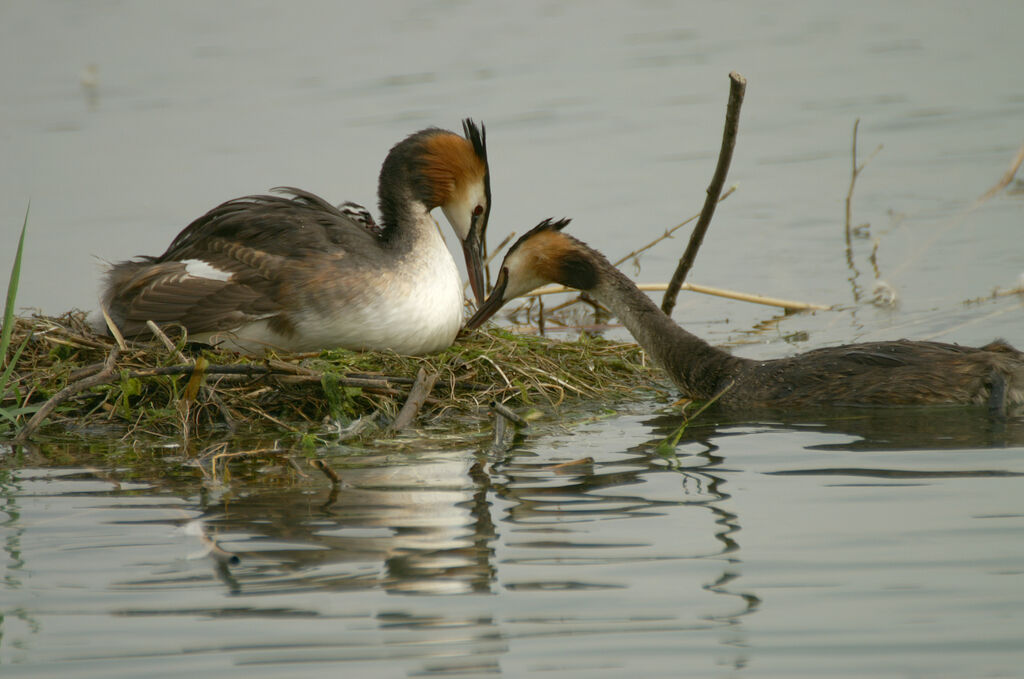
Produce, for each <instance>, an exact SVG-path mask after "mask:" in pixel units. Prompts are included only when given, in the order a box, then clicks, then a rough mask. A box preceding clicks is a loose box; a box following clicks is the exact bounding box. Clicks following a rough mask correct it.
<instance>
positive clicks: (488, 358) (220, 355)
mask: <svg viewBox="0 0 1024 679" xmlns="http://www.w3.org/2000/svg"><path fill="white" fill-rule="evenodd" d="M165 339H166V338H165ZM26 341H27V342H26ZM22 343H25V348H24V350H23V352H22V354H21V356H20V357H19V359H18V361H17V363H16V364H15V366H14V370H13V374H12V378H11V381H10V384H9V388H8V390H7V393H6V395H5V396H4V400H3V401H0V408H5V409H7V410H8V411H13V410H20V411H21V412H23V413H24V415H23V416H22V417H23V420H22V423H21V424H22V427H21V429H20V432H21V434H20V435H21V437H22V438H23V439H24V438H27V437H28V436H35V435H37V432H45V433H49V434H54V435H60V434H68V433H80V434H82V433H97V432H98V431H103V430H107V431H111V430H112V431H115V432H120V433H122V434H127V435H156V436H181V435H182V434H184V435H185V436H193V437H194V436H202V435H205V434H209V433H215V432H218V431H223V430H229V431H234V432H252V433H265V432H268V431H273V432H275V433H278V434H280V433H288V432H293V433H301V434H306V433H309V432H314V433H315V432H317V431H321V430H325V429H328V428H333V429H334V430H337V429H338V428H339V426H344V425H345V424H347V423H349V422H351V421H355V420H358V419H359V418H361V417H364V416H367V415H371V414H377V415H378V416H379V419H380V420H381V421H382V422H384V423H388V422H391V421H392V420H393V418H394V417H395V415H396V413H398V412H399V411H400V409H401V408H402V405H403V404H404V403H406V400H407V399H408V397H409V394H410V391H411V390H412V389H413V387H414V385H415V384H416V382H417V378H418V377H419V380H420V382H423V375H425V374H426V375H429V376H430V378H431V380H428V384H429V382H431V381H432V387H429V386H428V391H427V393H426V395H425V396H426V397H425V399H423V406H422V410H421V411H420V413H419V417H420V418H421V419H422V418H427V419H428V420H430V422H431V424H435V425H436V424H437V423H438V422H444V421H448V420H450V421H451V422H452V423H453V425H459V426H465V421H466V416H467V415H469V416H479V415H480V413H481V412H485V411H486V410H487V409H488V408H489V407H490V406H491V404H493V403H494V402H498V403H503V404H506V405H511V406H513V407H515V406H521V405H536V406H540V407H554V406H558V405H559V404H562V403H563V402H565V401H567V400H569V401H573V402H577V403H579V402H585V401H595V402H597V401H600V402H602V403H605V402H614V401H622V400H625V399H634V400H635V399H636V398H637V389H638V388H648V389H655V388H657V384H656V382H655V380H656V373H655V372H654V370H653V369H652V368H650V367H648V364H647V363H646V361H645V357H644V354H643V350H642V349H640V348H639V347H638V346H636V345H635V344H629V343H621V342H613V341H608V340H604V339H601V338H596V337H588V336H582V337H580V338H579V339H577V340H575V341H572V342H559V341H555V340H550V339H546V338H543V337H535V336H528V335H518V334H512V333H509V332H506V331H503V330H500V329H496V328H491V329H488V330H485V331H478V332H474V333H470V334H468V335H466V336H463V337H461V338H460V339H459V340H458V341H457V342H456V343H455V345H454V346H452V347H450V348H449V349H447V350H446V351H444V352H442V353H439V354H435V355H431V356H425V357H409V356H399V355H397V354H393V353H382V352H351V351H344V350H334V351H323V352H320V353H317V354H301V355H300V354H273V353H268V354H267V355H265V356H263V357H259V358H256V357H247V356H242V355H239V354H236V353H233V352H230V351H221V350H217V349H214V348H210V347H202V346H197V345H187V344H186V343H185V341H184V340H183V339H182V340H178V343H177V344H173V343H170V342H165V343H161V342H158V341H156V340H152V341H137V342H131V341H129V342H125V343H124V344H123V345H122V346H120V347H119V346H118V344H117V343H116V342H115V341H114V340H113V339H111V338H109V337H106V336H103V335H98V334H96V333H95V332H93V331H92V330H91V329H90V328H89V326H88V325H87V324H86V322H85V316H84V314H83V313H82V312H77V311H75V312H69V313H67V314H65V315H63V316H59V317H48V316H33V317H31V318H18V319H16V322H15V328H14V333H13V337H12V342H11V345H12V346H21V345H22ZM421 386H422V385H421ZM40 410H43V411H44V415H45V417H43V418H40V417H36V418H35V419H36V420H38V421H37V422H34V423H33V422H31V421H30V417H31V416H32V414H33V413H35V414H36V415H38V413H39V411H40ZM43 422H45V424H43ZM40 425H42V428H41V429H40V428H39V427H40ZM384 426H385V427H386V426H387V424H385V425H384ZM28 429H30V430H31V431H27V432H26V430H28Z"/></svg>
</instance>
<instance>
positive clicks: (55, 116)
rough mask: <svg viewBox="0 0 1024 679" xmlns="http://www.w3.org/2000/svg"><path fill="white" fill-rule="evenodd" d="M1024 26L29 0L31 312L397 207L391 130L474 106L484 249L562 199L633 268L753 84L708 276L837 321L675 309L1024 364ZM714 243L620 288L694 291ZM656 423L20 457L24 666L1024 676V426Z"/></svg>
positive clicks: (15, 620) (24, 33)
mask: <svg viewBox="0 0 1024 679" xmlns="http://www.w3.org/2000/svg"><path fill="white" fill-rule="evenodd" d="M1022 23H1024V4H1020V3H999V4H982V5H974V6H970V7H967V6H964V5H961V4H958V3H951V2H939V3H935V2H907V3H900V4H898V5H893V4H892V3H882V2H868V3H857V4H846V5H836V4H828V5H823V4H821V3H811V2H798V1H793V2H783V3H772V4H771V5H766V4H763V3H752V2H748V3H712V2H698V3H688V4H685V5H683V4H680V3H674V2H660V1H650V2H634V3H593V2H568V1H566V2H555V1H549V2H540V1H538V2H521V3H510V4H504V5H500V6H493V5H487V4H479V3H462V2H450V1H447V0H445V1H437V2H429V3H408V2H399V3H375V2H349V3H341V4H339V3H329V2H303V3H298V4H296V3H288V4H282V3H271V2H265V3H260V2H252V3H246V4H245V5H244V6H238V5H230V6H229V5H222V4H211V3H203V2H176V3H173V5H167V4H161V3H123V2H116V1H112V0H111V1H109V2H94V3H86V4H83V3H75V2H61V1H56V0H47V1H39V2H31V3H28V2H23V3H6V4H5V5H4V6H3V7H2V8H0V57H2V58H0V83H2V85H3V88H4V96H3V97H0V121H2V124H0V154H2V156H3V158H4V161H5V162H3V163H0V243H7V244H9V245H11V247H8V248H4V247H3V246H2V245H0V270H2V271H6V270H7V267H8V266H9V263H10V258H11V256H12V253H13V243H14V239H15V238H16V233H17V230H18V229H19V228H20V226H21V223H22V219H23V217H24V214H25V209H26V206H27V205H28V203H29V201H31V206H32V207H31V217H30V220H29V224H30V231H29V237H28V243H27V250H26V259H25V264H24V269H23V271H24V273H23V280H22V286H21V291H20V293H21V294H20V303H21V304H22V305H25V306H26V307H33V308H39V309H41V310H42V311H44V312H46V313H51V314H56V313H61V312H63V311H65V310H66V309H68V308H70V307H82V308H90V307H91V306H92V304H93V300H94V299H95V291H96V288H97V285H98V280H99V273H98V269H99V267H98V260H119V259H124V258H127V257H130V256H133V255H136V254H142V253H148V254H156V253H158V252H160V251H162V250H163V248H164V247H166V245H167V243H169V241H170V239H171V238H172V237H173V235H174V234H175V233H177V231H178V230H179V229H181V228H182V227H183V226H184V225H185V224H187V223H188V222H189V221H190V220H192V219H193V218H195V217H197V216H198V215H200V214H202V213H203V212H204V211H206V210H207V209H209V208H211V207H213V206H214V205H216V204H217V203H219V202H221V201H223V200H226V199H228V198H232V197H235V196H239V195H245V194H249V193H254V192H260V191H265V190H267V189H269V188H270V187H273V186H279V185H294V186H300V187H304V188H307V189H309V190H313V191H316V192H318V193H321V194H322V195H324V196H325V197H327V198H328V199H330V200H332V201H341V200H355V201H358V202H362V203H364V204H366V205H369V206H372V205H373V204H374V203H375V199H374V192H375V183H376V175H377V171H378V168H379V165H380V162H381V160H382V158H383V156H384V154H385V153H386V151H387V149H388V148H389V147H390V145H391V144H393V143H394V142H395V141H396V140H398V139H399V138H401V137H403V136H404V135H406V134H408V133H410V132H412V131H414V130H417V129H420V128H422V127H426V126H429V125H440V126H444V127H448V128H457V127H458V125H459V121H460V119H461V118H463V117H465V116H473V117H475V118H478V119H480V120H483V121H484V122H485V123H486V124H487V129H488V145H489V153H490V159H491V164H492V175H493V177H492V179H493V185H494V203H495V204H494V209H493V211H492V219H491V226H490V238H491V242H492V243H496V242H498V241H500V240H501V239H502V238H503V237H504V236H505V235H507V234H508V233H509V232H511V231H517V232H519V233H522V232H523V231H524V230H525V229H526V228H528V227H529V226H532V225H533V224H535V223H536V222H537V221H539V220H540V219H542V218H545V217H549V216H569V217H572V218H573V219H574V223H573V225H572V226H571V227H570V228H571V229H572V230H573V233H575V234H576V235H578V236H580V237H583V238H584V239H586V240H587V241H589V242H590V243H592V244H593V245H595V246H596V247H598V248H600V249H602V250H603V251H606V252H607V253H608V254H609V255H610V256H612V257H613V258H615V257H617V256H619V255H621V254H624V253H626V252H629V251H630V250H633V249H634V248H636V247H638V246H639V245H642V244H644V243H646V242H648V241H649V240H651V239H653V238H654V237H656V236H657V235H658V234H659V233H661V232H662V231H663V230H664V229H665V228H666V227H669V226H672V225H674V224H675V223H677V222H678V221H680V220H681V219H683V218H685V217H688V216H690V215H691V214H693V213H694V212H696V211H697V210H698V209H699V207H700V205H701V203H702V201H703V197H704V190H705V187H706V186H707V183H708V181H709V179H710V176H711V173H712V170H713V166H714V162H715V158H716V156H717V152H718V146H719V142H720V134H721V127H722V116H723V113H724V109H725V102H726V96H727V91H728V83H727V74H728V72H729V71H731V70H737V71H740V72H741V73H742V74H743V75H744V76H746V77H747V79H748V81H749V84H748V88H747V97H746V101H745V104H744V109H743V114H742V118H741V127H740V137H739V142H738V146H737V150H736V155H735V159H734V162H733V166H732V170H731V172H730V183H732V182H736V183H738V184H739V188H738V190H737V192H736V193H735V194H734V195H733V196H732V197H731V198H729V199H728V200H727V201H726V202H725V203H723V204H722V205H721V206H720V208H719V210H718V212H717V214H716V217H715V221H714V223H713V225H712V228H711V231H710V233H709V235H708V237H707V239H706V241H705V244H704V247H703V249H702V250H701V253H700V256H699V257H698V260H697V265H696V267H695V268H694V271H693V273H692V276H691V280H693V281H694V282H698V283H704V284H708V285H718V286H722V287H727V288H733V289H738V290H745V291H750V292H760V293H763V294H768V295H773V296H778V297H783V298H791V299H798V300H806V301H812V302H818V303H823V304H828V305H836V306H837V308H836V310H834V311H830V312H819V313H816V314H800V315H792V316H781V315H779V314H777V313H776V312H775V311H774V310H772V309H767V308H762V307H753V306H749V305H743V304H738V303H734V302H725V301H722V300H718V299H711V298H702V297H697V296H695V295H684V296H683V297H681V299H680V304H679V306H678V307H677V310H676V313H675V317H676V319H677V320H679V321H680V322H682V323H684V324H685V325H686V326H687V327H688V328H689V329H690V330H692V331H694V332H696V333H698V334H699V335H700V336H702V337H706V338H708V339H710V340H711V341H715V342H724V341H729V342H732V343H737V342H739V343H742V346H740V347H739V348H738V349H737V351H738V352H740V353H743V354H745V355H750V356H762V357H769V356H780V355H786V354H789V353H792V352H794V351H797V350H803V349H809V348H814V347H818V346H823V345H827V344H831V343H837V342H845V341H851V340H855V339H863V340H867V339H891V338H896V337H910V338H916V339H924V338H938V339H943V340H947V341H957V342H962V343H967V344H983V343H985V342H988V341H990V340H991V339H993V338H994V337H997V336H1001V337H1005V338H1006V339H1007V340H1008V341H1010V342H1011V343H1014V344H1016V345H1017V346H1021V345H1024V320H1022V319H1024V315H1022V302H1021V299H1020V298H1019V297H1014V296H1009V297H999V298H996V299H988V296H989V295H990V293H991V292H992V291H993V289H995V288H1009V287H1013V286H1014V285H1017V284H1018V279H1019V277H1020V276H1021V274H1022V272H1024V257H1022V248H1021V245H1020V243H1021V238H1020V232H1021V225H1022V223H1024V198H1022V196H1024V193H1021V191H1020V186H1019V184H1012V185H1011V186H1010V187H1009V189H1008V190H1007V191H1003V192H1001V193H999V194H998V195H997V196H995V197H994V198H992V199H990V200H987V201H984V202H981V203H979V202H977V201H978V198H979V197H980V196H982V195H983V194H984V193H985V192H986V191H987V190H988V189H989V188H990V187H991V186H992V185H993V184H994V183H995V182H996V181H997V180H998V179H999V178H1000V176H1001V175H1002V174H1003V173H1004V171H1005V170H1006V169H1007V167H1008V166H1009V164H1010V161H1011V160H1012V159H1013V157H1014V155H1015V154H1016V152H1017V149H1018V148H1019V147H1020V145H1021V143H1022V142H1024V127H1022V126H1021V121H1022V120H1024V75H1022V71H1021V69H1020V68H1019V64H1021V63H1022V59H1024V48H1022V46H1021V45H1022V43H1021V40H1020V35H1019V32H1020V31H1019V28H1020V26H1021V25H1022ZM857 118H860V120H861V123H860V138H859V142H860V143H859V159H860V160H861V161H864V160H865V159H867V158H868V157H869V156H870V155H871V153H872V152H873V151H874V150H875V149H876V148H877V147H879V146H881V147H882V148H881V150H880V151H878V153H877V154H876V155H874V156H873V158H872V159H871V160H870V163H869V164H868V165H867V166H866V167H865V169H864V171H863V173H862V174H861V175H860V177H859V179H858V181H857V184H856V187H855V191H854V194H853V203H852V209H853V215H852V219H853V225H862V224H867V225H868V226H867V227H865V228H862V229H860V230H858V232H857V233H858V235H857V236H856V237H854V238H853V239H852V241H851V247H850V248H849V249H848V248H847V244H846V239H845V226H844V220H845V204H844V202H845V198H846V196H847V192H848V190H849V186H850V172H851V148H850V147H851V133H852V129H853V125H854V121H855V120H856V119H857ZM682 248H683V239H682V238H677V239H675V240H673V241H670V242H669V243H667V244H665V245H663V246H661V247H659V248H657V249H655V250H654V251H652V252H650V253H648V254H647V255H645V256H644V257H643V258H642V259H641V261H640V263H639V266H634V265H632V264H631V265H628V266H627V267H626V270H627V271H628V272H629V273H630V274H631V275H633V276H634V277H636V278H637V279H638V280H640V281H642V282H657V281H665V280H667V279H668V278H669V276H670V274H671V271H672V267H673V266H674V264H675V261H676V259H677V258H678V255H679V253H680V252H681V250H682ZM879 282H883V283H884V284H885V286H886V288H885V289H888V290H891V291H892V292H893V293H894V294H895V304H893V305H881V306H876V305H874V304H872V303H871V299H872V297H873V296H874V294H875V288H876V285H877V284H878V283H879ZM976 298H986V299H983V300H982V301H980V302H978V303H972V304H965V303H964V302H965V301H966V300H973V299H976ZM665 408H666V404H665V403H645V404H639V405H637V406H636V407H634V408H631V409H629V410H628V411H627V412H622V413H619V414H616V415H609V414H607V413H592V414H591V415H593V417H586V418H584V419H585V421H584V422H583V423H579V422H578V421H577V418H576V417H575V416H571V415H570V414H569V413H565V412H562V413H554V414H553V415H552V416H551V419H550V420H549V421H548V422H549V425H550V423H551V422H553V421H555V420H557V419H558V418H562V419H563V420H564V422H565V424H566V427H565V429H563V430H560V431H559V430H554V431H552V429H551V427H550V426H548V427H547V428H542V429H541V430H540V431H538V432H537V433H535V434H532V435H530V436H528V437H527V438H526V440H525V441H524V442H523V443H522V444H521V445H519V446H517V447H515V448H513V449H512V450H511V451H510V452H509V453H508V455H507V456H504V457H501V458H496V457H494V456H493V455H491V454H489V453H486V452H481V451H482V450H484V449H486V447H487V446H486V441H487V439H488V435H489V434H488V431H487V428H488V426H489V425H488V424H487V423H486V422H485V421H483V420H482V421H481V425H480V426H481V433H480V440H479V441H474V442H472V443H450V442H447V443H446V442H445V441H436V440H434V439H428V440H426V441H423V440H416V439H413V438H409V439H403V440H402V441H400V442H399V443H398V444H389V443H387V442H380V443H378V444H376V445H373V446H370V447H368V448H344V447H328V448H325V449H323V450H319V451H317V452H318V454H321V455H323V456H325V457H326V459H328V460H329V461H330V462H331V464H332V465H333V466H334V467H335V468H336V469H338V471H339V472H340V473H341V474H342V476H343V478H344V479H345V484H344V485H343V486H342V487H340V488H337V489H332V488H331V486H330V484H329V483H327V481H326V480H325V479H323V478H321V477H320V476H319V475H318V474H316V473H315V472H310V471H309V470H307V473H309V474H310V475H309V476H308V477H302V476H299V475H298V473H296V472H288V470H287V469H286V470H285V471H286V472H288V473H285V474H284V476H285V477H286V478H290V479H291V480H290V481H289V482H287V483H280V484H276V485H275V484H273V483H270V482H268V481H263V482H258V481H256V480H253V479H252V478H250V476H249V475H248V474H245V473H238V474H236V475H235V476H234V477H232V478H231V479H230V480H229V481H228V482H226V483H225V482H223V479H222V478H221V477H218V479H217V480H216V481H214V479H213V478H211V476H210V470H209V469H208V468H204V470H203V471H200V470H199V469H197V468H196V467H193V466H189V464H190V461H189V460H188V459H184V458H183V457H182V456H181V454H180V452H179V451H178V449H177V448H175V447H173V446H172V447H170V448H162V447H152V446H150V445H148V444H146V443H144V442H132V441H125V442H116V441H112V442H97V443H96V447H97V448H101V449H102V448H107V447H113V448H114V449H116V450H118V451H120V452H119V454H120V455H122V456H123V459H124V460H125V463H124V464H123V465H116V464H115V465H111V464H109V463H100V462H98V459H100V458H96V457H95V456H92V455H89V454H88V453H87V451H82V450H79V449H68V448H66V447H65V448H63V449H62V448H61V447H59V446H56V445H51V446H47V447H44V448H43V449H41V450H27V451H18V452H17V453H16V452H13V451H11V450H10V449H8V448H6V447H3V444H0V468H2V471H0V502H2V503H3V505H2V506H3V513H2V514H0V517H2V518H0V526H2V528H0V539H2V544H3V557H2V559H3V560H2V562H0V563H2V564H3V573H4V576H3V580H2V584H0V666H2V668H0V674H2V675H3V676H5V677H7V676H11V677H17V676H24V677H28V676H31V677H48V676H52V677H57V676H60V677H104V678H109V677H139V676H181V675H182V674H185V673H191V674H199V673H202V674H203V675H204V676H211V677H221V676H223V677H228V676H245V677H247V678H250V677H280V676H295V677H300V676H310V677H320V676H325V675H327V674H338V673H345V674H346V675H351V676H365V677H392V676H438V677H442V676H460V677H465V676H488V675H501V676H509V677H519V676H538V677H545V676H549V677H584V676H585V677H588V678H593V677H604V676H606V677H622V676H630V675H638V676H640V675H642V676H650V677H668V676H681V675H682V676H701V677H706V676H721V677H738V676H744V675H747V676H759V677H762V676H763V677H774V676H777V677H794V676H813V677H820V676H849V677H863V676H874V677H921V676H928V677H944V676H948V677H1010V676H1017V675H1019V673H1020V670H1019V668H1020V666H1021V664H1022V663H1024V652H1022V650H1021V649H1022V646H1021V643H1020V640H1021V639H1022V638H1024V620H1022V613H1021V611H1024V581H1022V578H1024V541H1022V540H1021V539H1020V538H1021V535H1022V534H1024V532H1022V530H1024V501H1022V500H1021V498H1022V497H1024V488H1022V483H1021V476H1020V475H1021V474H1022V473H1024V463H1022V460H1024V432H1022V431H1021V422H1020V421H1019V420H1018V421H1009V422H1006V423H994V422H991V421H990V420H988V419H987V418H986V417H985V415H984V413H980V412H975V411H962V410H948V411H947V410H939V411H931V412H921V411H915V410H898V411H888V412H881V411H860V412H857V411H854V412H845V413H836V412H832V413H814V414H811V415H809V416H807V417H803V418H801V419H800V420H796V421H794V420H793V418H792V414H785V413H783V414H760V415H753V414H751V415H749V416H745V417H740V418H725V417H723V416H718V415H713V414H710V413H709V414H707V415H706V416H704V417H702V418H701V420H699V421H698V423H697V424H696V425H694V426H692V427H691V428H690V429H689V430H688V432H687V434H686V436H684V438H683V440H682V441H681V443H680V445H679V446H678V448H677V450H676V452H677V454H676V455H674V456H668V457H662V456H660V455H658V454H656V453H655V452H654V445H655V444H656V443H657V442H658V441H659V440H661V439H662V438H663V437H665V436H667V435H668V434H669V433H670V432H671V431H672V430H673V429H674V428H675V426H676V425H677V424H678V418H677V417H676V416H675V415H673V414H670V413H667V412H666V410H665ZM171 443H172V444H173V443H174V442H171ZM583 458H592V461H590V462H586V463H580V464H574V465H569V466H567V467H560V466H557V465H560V464H562V463H565V462H572V461H576V460H580V459H583ZM140 459H141V460H142V462H143V464H140V463H139V460H140ZM300 461H301V458H300ZM281 464H282V465H287V464H288V462H287V461H282V463H281ZM140 469H141V470H142V471H140ZM248 471H250V472H253V470H251V469H250V470H248ZM204 473H205V476H204ZM254 473H256V474H257V475H258V476H259V475H262V476H264V477H266V478H276V476H278V475H281V470H280V469H274V468H270V469H265V470H262V471H261V470H255V471H254ZM289 474H290V475H289ZM214 546H215V549H211V547H214Z"/></svg>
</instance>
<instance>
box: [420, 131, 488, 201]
mask: <svg viewBox="0 0 1024 679" xmlns="http://www.w3.org/2000/svg"><path fill="white" fill-rule="evenodd" d="M424 147H425V148H424V152H423V166H422V170H421V171H422V173H423V176H424V178H426V180H427V183H428V185H429V186H430V190H431V192H432V196H431V202H432V203H433V205H444V204H445V203H447V202H448V201H449V200H451V199H452V198H453V197H455V195H456V193H457V192H458V191H459V190H460V189H461V188H463V187H466V186H469V185H471V184H475V183H482V182H483V181H484V177H485V176H486V174H487V165H486V164H485V162H484V159H483V158H481V157H480V156H478V155H477V154H476V151H475V150H474V149H473V144H472V143H471V142H470V141H469V140H467V139H464V138H462V137H460V136H458V135H456V134H451V133H444V134H436V135H434V136H432V137H429V138H428V139H426V141H425V142H424Z"/></svg>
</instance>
